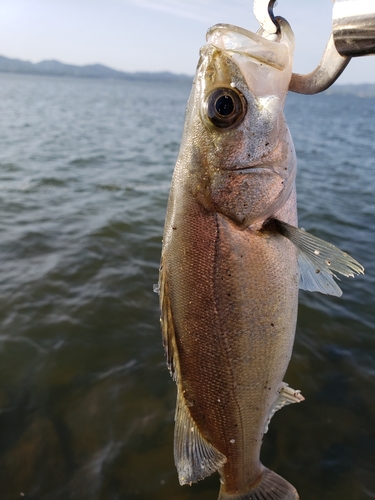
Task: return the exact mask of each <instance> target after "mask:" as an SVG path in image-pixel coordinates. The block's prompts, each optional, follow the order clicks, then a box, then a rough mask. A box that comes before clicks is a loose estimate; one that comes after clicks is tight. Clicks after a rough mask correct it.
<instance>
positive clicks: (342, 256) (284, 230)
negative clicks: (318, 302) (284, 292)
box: [266, 219, 364, 297]
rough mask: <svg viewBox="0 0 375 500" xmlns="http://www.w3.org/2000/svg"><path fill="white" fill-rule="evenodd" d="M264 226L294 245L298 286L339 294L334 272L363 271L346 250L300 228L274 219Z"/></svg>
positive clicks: (347, 273) (311, 290)
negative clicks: (299, 274)
mask: <svg viewBox="0 0 375 500" xmlns="http://www.w3.org/2000/svg"><path fill="white" fill-rule="evenodd" d="M266 227H271V228H273V229H275V230H277V231H278V232H279V233H280V234H281V235H282V236H285V238H288V240H290V241H291V242H292V243H293V244H294V245H295V246H296V247H297V249H298V264H299V267H300V273H301V277H300V284H299V286H300V288H301V290H308V291H310V292H321V293H325V294H327V295H335V296H336V297H340V296H341V295H342V291H341V289H340V287H339V286H338V285H337V283H336V282H335V281H334V279H333V278H334V277H335V278H337V276H336V275H335V272H336V273H339V274H342V275H344V276H348V277H351V278H353V277H354V275H355V274H363V272H364V267H363V266H362V265H361V264H360V263H359V262H357V261H356V260H355V259H353V257H351V256H350V255H349V254H347V253H345V252H342V251H341V250H340V249H339V248H337V247H335V246H334V245H332V244H331V243H327V242H326V241H324V240H321V239H320V238H317V237H316V236H313V235H312V234H310V233H308V232H306V231H304V230H303V229H298V228H297V227H294V226H291V225H290V224H287V223H286V222H282V221H280V220H276V219H272V220H271V221H270V222H269V223H268V224H267V226H266ZM337 279H338V278H337Z"/></svg>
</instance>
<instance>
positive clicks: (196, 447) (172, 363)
mask: <svg viewBox="0 0 375 500" xmlns="http://www.w3.org/2000/svg"><path fill="white" fill-rule="evenodd" d="M159 293H160V305H161V327H162V335H163V344H164V349H165V353H166V357H167V365H168V368H169V371H170V373H171V375H172V377H173V378H174V380H175V381H176V384H177V405H176V414H175V430H174V459H175V464H176V468H177V472H178V478H179V481H180V484H191V483H195V482H197V481H200V480H201V479H204V478H205V477H207V476H210V475H211V474H212V473H213V472H215V471H217V470H219V469H221V468H222V467H223V465H224V464H225V462H226V461H227V459H226V457H225V455H223V454H222V453H221V452H220V451H218V450H217V449H216V448H215V447H214V446H213V445H212V444H210V443H209V442H208V441H207V440H206V439H204V437H203V436H202V434H201V432H200V430H199V429H198V426H197V425H196V423H195V421H194V419H193V417H192V416H191V413H190V410H189V408H188V405H187V404H186V401H185V398H184V395H183V389H182V383H181V377H180V364H179V357H178V347H177V342H176V327H175V324H174V321H173V312H172V307H171V301H170V295H169V286H168V279H167V276H166V273H165V270H163V268H162V267H161V271H160V291H159Z"/></svg>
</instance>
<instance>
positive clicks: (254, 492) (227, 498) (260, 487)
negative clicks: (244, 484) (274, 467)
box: [218, 469, 299, 500]
mask: <svg viewBox="0 0 375 500" xmlns="http://www.w3.org/2000/svg"><path fill="white" fill-rule="evenodd" d="M222 488H223V487H221V488H220V494H219V498H218V500H263V499H265V498H267V500H299V496H298V493H297V490H296V489H295V488H294V486H292V485H291V484H290V483H288V481H286V480H285V479H283V478H282V477H281V476H279V475H278V474H276V473H275V472H272V471H271V470H269V469H264V470H263V473H262V476H261V479H260V481H259V482H257V484H256V485H254V488H253V489H251V490H250V491H248V492H247V493H239V494H230V493H225V492H224V491H223V489H222Z"/></svg>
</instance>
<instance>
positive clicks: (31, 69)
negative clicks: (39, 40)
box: [0, 56, 375, 97]
mask: <svg viewBox="0 0 375 500" xmlns="http://www.w3.org/2000/svg"><path fill="white" fill-rule="evenodd" d="M0 72H3V73H27V74H33V75H51V76H73V77H81V78H110V79H120V80H148V81H154V82H157V81H159V82H168V81H170V82H172V81H175V82H176V81H181V82H191V81H192V79H193V77H192V76H188V75H177V74H175V73H170V72H169V71H162V72H159V73H151V72H150V73H148V72H137V73H127V72H124V71H117V70H115V69H112V68H109V67H108V66H104V65H103V64H87V65H85V66H76V65H74V64H64V63H61V62H59V61H53V60H51V61H42V62H39V63H32V62H29V61H21V60H20V59H10V58H8V57H4V56H0ZM326 93H327V94H354V95H358V96H360V97H375V84H366V83H363V84H357V85H341V84H335V85H333V86H332V87H330V88H329V89H328V90H327V91H326Z"/></svg>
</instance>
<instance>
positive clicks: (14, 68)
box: [0, 56, 193, 82]
mask: <svg viewBox="0 0 375 500" xmlns="http://www.w3.org/2000/svg"><path fill="white" fill-rule="evenodd" d="M0 72H2V73H27V74H33V75H52V76H75V77H81V78H111V79H121V80H151V81H163V82H165V81H178V80H180V81H190V82H191V81H192V79H193V77H192V76H187V75H176V74H174V73H170V72H169V71H162V72H159V73H147V72H137V73H126V72H124V71H117V70H115V69H112V68H108V66H104V65H103V64H87V65H85V66H76V65H74V64H64V63H61V62H59V61H53V60H52V61H42V62H39V63H32V62H29V61H21V60H20V59H10V58H8V57H4V56H0Z"/></svg>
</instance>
